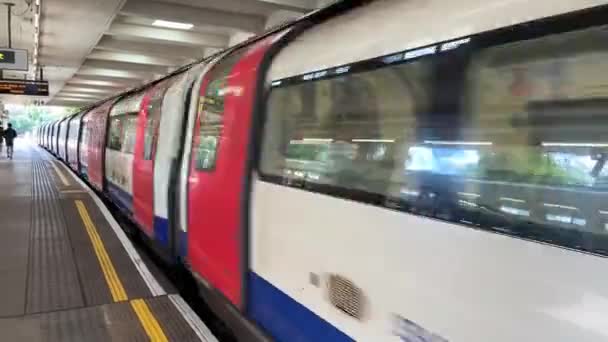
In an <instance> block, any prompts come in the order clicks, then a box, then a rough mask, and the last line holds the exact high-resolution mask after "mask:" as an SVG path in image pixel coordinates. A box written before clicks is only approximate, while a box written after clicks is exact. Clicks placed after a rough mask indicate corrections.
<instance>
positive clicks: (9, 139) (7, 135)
mask: <svg viewBox="0 0 608 342" xmlns="http://www.w3.org/2000/svg"><path fill="white" fill-rule="evenodd" d="M16 137H17V132H16V131H15V130H14V129H12V128H7V129H5V130H4V140H6V144H7V145H12V144H13V140H15V138H16Z"/></svg>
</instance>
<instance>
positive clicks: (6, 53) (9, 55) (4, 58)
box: [0, 49, 15, 63]
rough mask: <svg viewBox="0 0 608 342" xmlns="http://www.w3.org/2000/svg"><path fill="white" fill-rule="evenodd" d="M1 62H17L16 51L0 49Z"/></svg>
mask: <svg viewBox="0 0 608 342" xmlns="http://www.w3.org/2000/svg"><path fill="white" fill-rule="evenodd" d="M0 63H15V51H11V50H2V49H0Z"/></svg>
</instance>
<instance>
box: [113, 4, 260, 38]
mask: <svg viewBox="0 0 608 342" xmlns="http://www.w3.org/2000/svg"><path fill="white" fill-rule="evenodd" d="M120 13H121V14H125V15H131V16H139V17H146V18H151V19H163V20H169V21H177V22H183V23H189V24H193V25H195V26H209V25H213V26H219V27H226V28H233V29H238V30H242V31H247V32H253V33H259V32H261V31H262V30H263V29H264V21H265V18H264V17H262V16H258V15H252V14H243V13H236V12H227V11H221V10H217V9H213V8H200V7H194V6H187V5H181V4H175V3H173V4H169V3H163V2H157V1H150V0H129V1H127V3H126V4H125V5H124V6H123V8H122V9H121V10H120Z"/></svg>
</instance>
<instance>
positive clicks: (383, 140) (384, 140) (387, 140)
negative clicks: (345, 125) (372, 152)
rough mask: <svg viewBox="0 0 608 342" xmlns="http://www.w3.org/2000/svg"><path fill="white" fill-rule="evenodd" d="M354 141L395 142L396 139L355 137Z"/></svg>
mask: <svg viewBox="0 0 608 342" xmlns="http://www.w3.org/2000/svg"><path fill="white" fill-rule="evenodd" d="M352 142H369V143H375V142H378V143H394V142H395V139H353V140H352Z"/></svg>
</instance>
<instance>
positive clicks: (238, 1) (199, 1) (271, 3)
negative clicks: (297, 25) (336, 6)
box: [162, 0, 317, 16]
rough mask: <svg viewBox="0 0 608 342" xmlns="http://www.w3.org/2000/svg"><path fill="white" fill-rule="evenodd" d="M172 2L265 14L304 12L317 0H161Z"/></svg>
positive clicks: (227, 10)
mask: <svg viewBox="0 0 608 342" xmlns="http://www.w3.org/2000/svg"><path fill="white" fill-rule="evenodd" d="M162 1H163V2H170V3H172V4H182V5H186V6H196V7H199V8H205V9H216V10H220V11H225V12H238V13H247V14H256V15H263V16H267V15H269V14H270V13H272V12H274V11H280V10H287V11H296V12H301V13H302V14H303V13H306V12H309V11H310V10H313V9H315V8H317V0H246V1H243V0H162Z"/></svg>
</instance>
